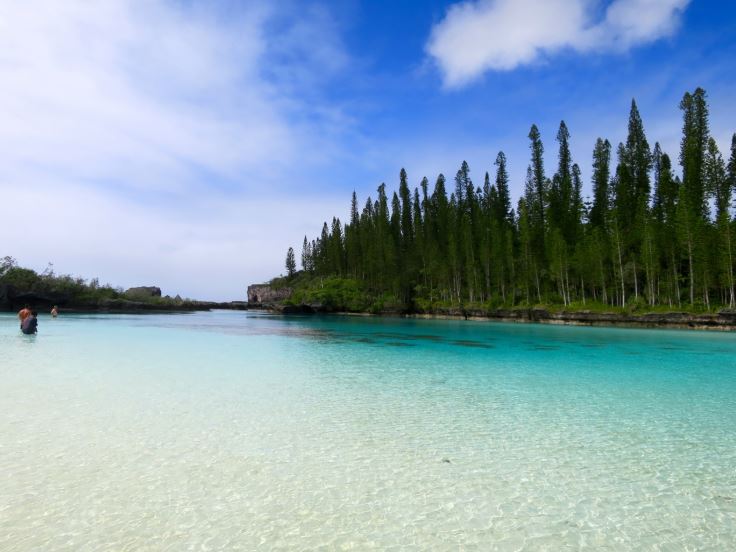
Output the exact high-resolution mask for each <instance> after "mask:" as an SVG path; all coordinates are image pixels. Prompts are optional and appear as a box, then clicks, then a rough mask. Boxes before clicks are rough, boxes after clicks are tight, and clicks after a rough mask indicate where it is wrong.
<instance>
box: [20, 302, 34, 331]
mask: <svg viewBox="0 0 736 552" xmlns="http://www.w3.org/2000/svg"><path fill="white" fill-rule="evenodd" d="M29 316H31V308H30V307H29V306H28V305H27V304H26V305H24V306H23V308H22V309H20V310H19V311H18V320H20V327H21V328H22V327H23V322H24V321H25V319H26V318H28V317H29Z"/></svg>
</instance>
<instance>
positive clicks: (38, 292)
mask: <svg viewBox="0 0 736 552" xmlns="http://www.w3.org/2000/svg"><path fill="white" fill-rule="evenodd" d="M24 305H30V306H31V307H33V308H36V309H39V310H40V309H50V308H51V307H52V306H54V305H57V306H58V307H59V308H61V309H62V310H63V311H67V312H110V313H145V312H178V311H196V310H209V309H244V308H246V306H247V305H246V303H245V302H244V301H230V302H213V301H198V300H196V299H189V298H182V297H180V296H179V295H176V296H174V297H170V296H168V295H165V296H162V295H161V288H159V287H157V286H140V287H131V288H128V289H126V290H123V289H122V288H115V287H113V286H111V285H110V284H100V283H99V281H98V280H97V278H93V279H91V280H85V279H84V278H81V277H75V276H70V275H58V274H55V273H54V271H53V270H52V269H51V268H48V269H47V270H45V271H43V272H42V273H40V274H39V273H37V272H36V271H35V270H32V269H30V268H24V267H21V266H18V263H17V262H16V260H15V259H14V258H13V257H4V258H2V259H0V311H16V310H18V309H20V308H22V307H23V306H24Z"/></svg>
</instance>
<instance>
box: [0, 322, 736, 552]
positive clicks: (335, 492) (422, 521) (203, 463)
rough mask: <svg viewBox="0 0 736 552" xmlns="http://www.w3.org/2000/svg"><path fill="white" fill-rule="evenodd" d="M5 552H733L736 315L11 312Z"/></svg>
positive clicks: (4, 373) (3, 392) (2, 380)
mask: <svg viewBox="0 0 736 552" xmlns="http://www.w3.org/2000/svg"><path fill="white" fill-rule="evenodd" d="M0 413H2V415H1V416H0V550H4V551H8V550H33V549H37V550H56V549H68V550H146V549H151V550H161V549H170V550H188V549H193V550H200V549H201V550H221V549H230V550H237V549H242V550H252V549H255V548H259V547H260V548H262V549H264V550H276V549H324V550H345V549H356V550H364V549H371V548H374V549H380V550H391V549H396V550H410V549H416V550H427V549H433V550H473V549H477V550H494V549H498V550H517V549H523V550H566V549H570V550H575V549H579V548H586V547H587V548H591V549H596V550H606V549H608V550H627V549H644V550H658V549H662V550H683V549H698V550H700V549H702V550H733V548H734V543H736V335H734V334H724V333H700V332H684V331H665V330H659V331H657V330H627V329H609V328H579V327H555V326H541V325H507V324H496V323H490V322H489V323H485V322H465V321H440V320H400V319H379V318H360V317H324V318H320V317H313V318H310V317H303V318H301V317H291V318H282V317H277V316H268V315H259V314H254V313H244V312H211V313H197V314H179V315H145V316H124V315H120V316H115V315H86V316H81V315H80V316H71V315H66V316H62V317H60V318H59V319H57V320H51V319H50V318H49V317H44V316H42V317H41V318H40V323H39V334H38V335H37V336H24V335H22V334H20V332H19V331H18V328H17V323H16V322H15V317H14V316H13V315H5V314H2V315H0Z"/></svg>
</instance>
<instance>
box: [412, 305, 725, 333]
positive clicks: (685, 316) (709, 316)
mask: <svg viewBox="0 0 736 552" xmlns="http://www.w3.org/2000/svg"><path fill="white" fill-rule="evenodd" d="M413 316H419V317H435V316H440V317H445V316H446V317H452V318H460V317H462V318H466V319H468V318H473V319H490V320H499V321H503V322H539V323H542V324H570V325H577V326H629V327H639V328H660V327H669V328H692V329H701V330H702V329H716V330H725V331H736V312H735V311H727V310H724V311H721V312H718V313H702V314H691V313H686V312H666V313H644V314H628V313H617V312H591V311H585V310H583V311H575V312H566V311H562V312H550V311H549V310H547V309H542V308H531V309H496V310H483V309H462V308H447V309H437V310H434V311H432V312H427V313H417V314H415V315H413Z"/></svg>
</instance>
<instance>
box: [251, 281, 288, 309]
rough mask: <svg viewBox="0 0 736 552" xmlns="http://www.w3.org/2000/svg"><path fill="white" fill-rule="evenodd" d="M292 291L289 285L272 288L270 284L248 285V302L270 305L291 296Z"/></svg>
mask: <svg viewBox="0 0 736 552" xmlns="http://www.w3.org/2000/svg"><path fill="white" fill-rule="evenodd" d="M292 291H293V290H292V289H291V288H288V287H284V288H278V289H272V288H271V286H270V285H269V284H253V285H251V286H248V304H249V305H269V304H273V303H278V302H280V301H284V300H286V299H288V298H289V297H291V293H292Z"/></svg>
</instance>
